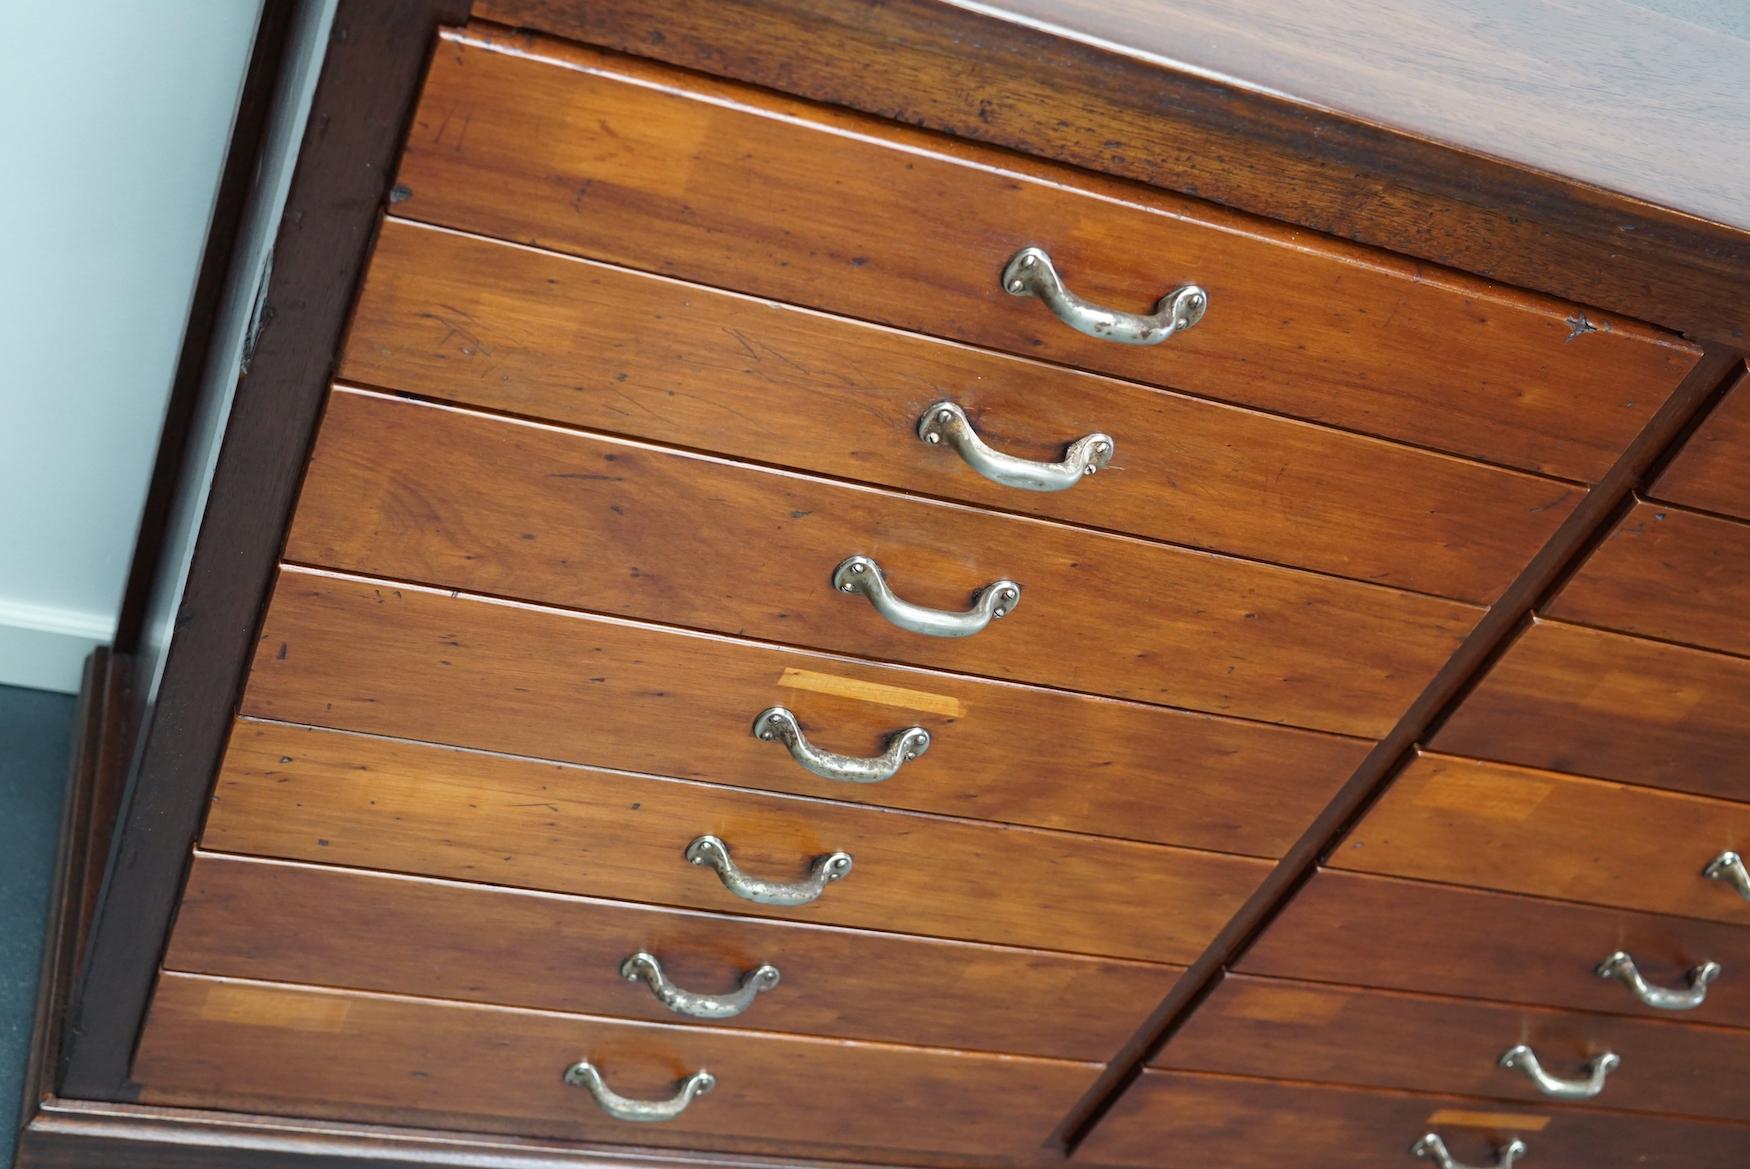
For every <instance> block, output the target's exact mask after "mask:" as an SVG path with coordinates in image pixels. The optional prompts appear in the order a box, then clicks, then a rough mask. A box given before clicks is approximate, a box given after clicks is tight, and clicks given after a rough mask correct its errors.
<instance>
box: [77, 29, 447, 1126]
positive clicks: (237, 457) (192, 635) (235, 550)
mask: <svg viewBox="0 0 1750 1169" xmlns="http://www.w3.org/2000/svg"><path fill="white" fill-rule="evenodd" d="M467 10H468V5H467V4H466V3H465V2H464V0H394V2H393V3H389V2H383V0H342V3H341V5H340V8H339V11H338V12H337V13H336V16H335V20H334V25H333V29H332V31H331V34H330V37H329V41H328V48H327V52H326V55H325V57H324V60H323V64H322V68H321V72H320V73H319V75H318V80H317V85H316V92H315V97H314V101H313V104H312V106H311V110H310V118H309V122H308V128H307V131H306V133H305V136H304V139H303V145H302V147H301V148H300V150H299V154H298V160H297V165H296V168H295V170H294V171H293V175H292V183H291V189H290V193H289V195H288V197H287V200H286V206H285V212H284V214H283V216H282V217H281V220H280V223H279V227H278V231H277V234H276V236H275V239H274V247H273V255H274V258H275V259H274V265H273V271H272V276H271V277H270V278H269V280H268V283H267V287H266V289H265V294H264V296H263V298H262V303H263V304H264V306H265V307H264V310H263V312H262V314H261V323H260V326H259V329H258V331H257V334H256V338H255V344H254V348H253V351H252V355H251V359H250V362H249V364H248V367H247V370H246V372H245V373H244V374H243V375H242V377H241V378H240V379H239V381H238V384H237V391H236V397H235V400H234V402H233V405H232V408H231V413H230V417H229V419H228V421H227V423H226V428H225V435H224V439H223V443H222V445H221V447H220V451H219V458H218V463H217V466H216V468H215V471H214V476H213V481H212V484H211V487H210V491H209V496H208V499H209V502H208V505H207V508H206V511H205V513H204V514H203V515H202V517H201V522H200V532H199V535H198V537H197V539H196V542H195V548H194V556H193V559H192V561H191V563H190V567H189V573H188V578H187V581H186V584H185V586H184V589H183V596H182V604H181V606H180V608H179V611H178V613H177V625H176V632H175V635H174V637H173V638H172V641H171V644H170V647H169V649H168V651H167V653H166V657H165V662H164V667H163V675H162V681H161V684H160V687H159V694H158V698H157V701H156V704H155V706H154V708H153V709H152V711H151V712H150V715H149V718H148V721H147V723H146V725H145V726H144V727H143V728H142V730H141V736H142V738H141V743H140V746H139V748H138V753H137V761H136V763H135V766H134V770H133V773H132V775H131V776H130V777H129V781H128V792H127V796H126V802H125V806H124V807H123V808H122V811H121V814H120V816H119V818H118V824H117V832H116V840H115V847H114V849H113V851H112V854H111V857H110V861H109V867H108V871H107V873H106V875H105V879H104V884H103V889H102V892H101V894H100V896H99V898H98V903H97V914H96V917H95V920H94V922H93V924H92V930H91V935H90V938H89V941H88V944H87V947H86V953H85V961H84V964H83V968H82V970H81V971H80V974H79V978H78V982H77V983H76V985H75V987H74V990H73V994H72V997H71V999H70V1000H69V1003H68V1009H67V1015H66V1027H65V1034H64V1039H63V1051H62V1067H61V1074H60V1082H59V1090H60V1092H61V1093H62V1094H64V1095H67V1096H71V1097H76V1098H82V1099H122V1098H125V1097H126V1096H127V1094H128V1091H129V1084H128V1077H127V1072H128V1061H129V1059H130V1058H131V1056H132V1052H133V1045H134V1040H135V1038H136V1036H137V1033H138V1030H139V1026H140V1023H141V1020H142V1018H143V1015H144V1011H145V1006H146V1001H147V997H148V995H149V992H150V989H151V986H152V984H153V980H154V977H155V975H156V971H157V966H158V961H159V958H160V956H161V954H162V952H163V946H164V942H165V938H166V935H167V933H168V929H169V925H170V922H171V919H172V917H173V915H174V908H175V901H176V896H177V893H178V890H179V889H180V886H181V881H182V878H183V876H184V874H185V873H186V870H187V865H188V857H189V850H190V847H191V846H192V843H193V841H194V837H195V834H196V832H197V831H198V830H199V826H200V822H201V817H202V814H203V812H204V810H205V806H206V799H207V792H208V788H209V786H210V784H211V781H212V777H213V775H214V774H215V773H216V771H217V769H218V764H219V760H220V757H221V755H222V753H223V750H224V746H225V742H226V739H227V735H228V733H229V727H230V720H231V717H232V714H233V713H234V712H235V710H236V707H237V703H238V699H239V695H240V693H241V690H242V685H243V680H244V676H245V673H246V670H247V666H248V662H249V658H250V652H251V648H252V645H253V641H254V637H255V633H256V628H257V626H258V623H259V621H260V618H261V613H262V609H263V606H264V605H265V601H266V596H267V591H268V587H269V584H270V583H271V580H272V577H273V573H274V568H275V564H276V563H277V560H278V557H279V552H280V549H281V546H282V544H283V541H284V534H285V529H286V525H287V523H288V521H289V517H290V515H291V510H292V506H293V503H294V501H295V499H296V495H297V491H298V488H299V485H300V483H301V482H302V478H303V470H304V464H305V462H306V459H307V456H308V453H309V448H310V444H311V441H312V439H313V437H314V434H315V428H316V424H317V421H318V419H319V417H320V414H321V409H322V403H323V401H324V399H325V395H326V392H327V389H328V383H329V378H330V375H331V374H332V371H333V366H334V363H335V360H336V355H337V354H338V352H339V347H340V342H341V338H342V335H343V332H344V329H345V326H346V323H347V320H348V318H349V315H350V312H351V308H352V301H353V294H354V291H355V290H356V287H357V284H358V281H359V279H360V277H361V276H362V273H363V269H364V264H365V260H366V257H367V256H368V254H369V250H370V246H371V242H372V240H373V238H374V235H375V231H376V228H377V224H378V222H379V220H380V218H381V210H382V208H383V207H384V206H385V205H386V201H387V196H388V183H389V176H390V175H392V174H393V172H394V165H395V161H396V159H397V157H398V155H399V152H400V149H401V143H402V140H403V138H404V137H405V133H406V127H407V123H408V119H409V118H410V117H411V116H412V110H413V106H414V102H415V100H416V98H417V96H418V93H419V88H420V85H421V83H422V81H423V78H424V72H425V66H426V63H427V61H428V60H429V57H430V51H431V46H432V44H433V43H434V39H435V37H436V33H437V29H438V27H439V26H440V25H442V24H453V23H457V22H459V21H460V20H462V19H464V18H465V17H466V15H467Z"/></svg>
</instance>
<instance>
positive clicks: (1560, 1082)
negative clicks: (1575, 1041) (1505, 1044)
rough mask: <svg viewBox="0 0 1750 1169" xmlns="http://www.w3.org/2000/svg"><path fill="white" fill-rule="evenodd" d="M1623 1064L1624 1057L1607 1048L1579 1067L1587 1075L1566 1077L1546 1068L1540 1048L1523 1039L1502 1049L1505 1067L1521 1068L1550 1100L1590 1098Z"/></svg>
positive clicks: (1600, 1089) (1599, 1090) (1502, 1059)
mask: <svg viewBox="0 0 1750 1169" xmlns="http://www.w3.org/2000/svg"><path fill="white" fill-rule="evenodd" d="M1621 1065H1622V1057H1621V1056H1619V1055H1617V1054H1616V1052H1614V1051H1607V1052H1605V1053H1604V1054H1603V1055H1595V1056H1593V1057H1592V1058H1591V1059H1589V1060H1587V1061H1586V1066H1585V1067H1583V1068H1581V1069H1580V1070H1581V1071H1583V1072H1585V1073H1586V1078H1585V1079H1583V1080H1564V1079H1562V1078H1561V1077H1560V1076H1552V1075H1550V1074H1549V1072H1547V1071H1545V1070H1544V1067H1543V1064H1542V1063H1541V1062H1540V1061H1539V1060H1538V1058H1537V1052H1535V1051H1533V1050H1531V1048H1529V1047H1527V1046H1526V1045H1525V1044H1523V1043H1518V1044H1515V1045H1513V1046H1512V1047H1509V1048H1508V1049H1507V1050H1506V1051H1503V1052H1502V1053H1501V1066H1502V1067H1504V1068H1518V1069H1519V1070H1520V1071H1522V1072H1524V1073H1525V1075H1526V1078H1528V1079H1529V1080H1530V1081H1531V1082H1532V1083H1533V1084H1535V1085H1536V1086H1537V1090H1538V1091H1539V1092H1542V1093H1543V1094H1544V1095H1545V1096H1548V1097H1549V1098H1550V1099H1551V1100H1590V1099H1592V1097H1594V1096H1596V1095H1598V1093H1600V1092H1602V1091H1604V1080H1605V1077H1606V1076H1608V1075H1610V1073H1611V1072H1613V1071H1615V1070H1616V1069H1617V1068H1618V1067H1620V1066H1621Z"/></svg>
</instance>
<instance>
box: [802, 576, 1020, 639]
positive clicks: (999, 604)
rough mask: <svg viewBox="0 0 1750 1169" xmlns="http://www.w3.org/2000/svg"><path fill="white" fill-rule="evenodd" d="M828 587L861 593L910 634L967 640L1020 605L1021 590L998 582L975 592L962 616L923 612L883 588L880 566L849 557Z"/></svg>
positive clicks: (1004, 581) (1003, 582) (885, 579)
mask: <svg viewBox="0 0 1750 1169" xmlns="http://www.w3.org/2000/svg"><path fill="white" fill-rule="evenodd" d="M832 587H833V588H835V589H837V590H838V591H839V592H841V593H862V594H863V595H864V596H865V597H868V598H869V603H870V604H871V605H873V606H875V611H876V612H877V613H879V614H881V615H882V616H883V617H885V618H887V620H888V621H890V622H892V623H893V624H895V625H897V626H899V627H900V628H901V629H904V630H907V631H909V632H911V633H922V634H924V635H926V636H928V637H971V636H972V635H973V634H974V633H978V632H980V631H982V630H983V629H984V627H985V626H987V625H989V624H990V623H991V622H992V621H993V620H995V619H996V618H998V617H1006V616H1007V615H1008V614H1010V613H1012V612H1014V610H1015V606H1016V605H1018V604H1020V603H1021V586H1020V585H1018V584H1016V583H1015V582H1014V581H1012V580H999V581H995V582H993V583H991V584H988V585H986V586H985V587H984V588H982V589H980V590H978V595H977V596H976V597H974V598H973V600H972V608H970V609H968V610H966V612H964V613H949V612H945V611H943V610H941V609H927V608H925V607H924V606H922V605H914V604H912V603H911V602H910V601H902V600H900V599H899V598H898V597H897V596H895V595H894V593H893V590H892V589H890V588H888V587H887V577H886V576H884V575H883V574H882V572H881V566H880V565H879V564H876V563H875V562H874V561H873V560H871V559H869V557H867V556H853V557H851V558H850V559H849V560H846V561H845V562H844V563H843V564H840V565H839V566H838V567H837V568H835V569H833V572H832Z"/></svg>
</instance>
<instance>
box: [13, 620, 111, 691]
mask: <svg viewBox="0 0 1750 1169" xmlns="http://www.w3.org/2000/svg"><path fill="white" fill-rule="evenodd" d="M114 636H115V618H113V617H108V616H104V615H102V614H97V613H82V612H79V611H78V610H75V609H56V608H51V607H50V606H47V605H27V604H23V603H21V602H18V601H8V600H5V599H0V686H24V687H27V688H29V689H31V690H56V691H59V692H61V693H63V694H77V693H78V692H79V683H80V680H81V678H82V677H83V674H84V670H85V659H86V658H87V657H88V656H90V654H91V651H92V650H94V649H96V648H97V647H98V646H100V645H107V644H108V643H109V640H110V638H112V637H114Z"/></svg>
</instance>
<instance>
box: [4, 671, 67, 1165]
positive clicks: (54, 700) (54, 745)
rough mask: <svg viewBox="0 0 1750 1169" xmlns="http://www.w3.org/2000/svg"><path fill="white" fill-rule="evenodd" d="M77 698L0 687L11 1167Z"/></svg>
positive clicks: (7, 1125) (7, 1151) (6, 1140)
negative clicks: (74, 707) (74, 700)
mask: <svg viewBox="0 0 1750 1169" xmlns="http://www.w3.org/2000/svg"><path fill="white" fill-rule="evenodd" d="M72 736H73V698H72V697H71V696H70V695H66V694H47V693H44V692H43V691H41V690H19V689H16V688H14V687H11V686H0V1165H7V1166H9V1165H11V1164H12V1153H13V1142H14V1138H15V1135H16V1131H17V1127H18V1106H19V1103H20V1100H21V1093H22V1092H23V1091H24V1058H25V1051H26V1049H27V1048H28V1047H29V1045H30V1028H31V1017H32V1015H33V1013H34V1012H35V1010H36V983H37V966H38V963H39V962H40V961H41V959H42V944H43V929H44V926H45V919H46V916H47V912H48V906H49V882H50V878H51V877H52V875H53V871H54V867H55V847H56V844H57V838H58V836H59V831H58V828H59V825H60V819H61V799H62V796H63V795H64V794H65V792H66V782H67V765H68V756H69V754H70V752H71V750H72V745H73V744H72Z"/></svg>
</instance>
